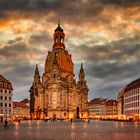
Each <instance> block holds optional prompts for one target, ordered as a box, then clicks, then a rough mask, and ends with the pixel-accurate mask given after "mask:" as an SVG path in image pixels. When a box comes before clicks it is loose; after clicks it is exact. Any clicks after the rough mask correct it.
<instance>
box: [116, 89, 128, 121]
mask: <svg viewBox="0 0 140 140" xmlns="http://www.w3.org/2000/svg"><path fill="white" fill-rule="evenodd" d="M124 91H125V87H124V88H123V89H122V90H121V91H120V92H119V94H118V97H117V101H118V119H120V120H124V119H126V118H125V115H124Z"/></svg>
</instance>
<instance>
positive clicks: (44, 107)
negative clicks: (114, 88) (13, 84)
mask: <svg viewBox="0 0 140 140" xmlns="http://www.w3.org/2000/svg"><path fill="white" fill-rule="evenodd" d="M64 39H65V34H64V32H63V29H62V28H61V27H60V23H58V27H57V28H56V29H55V32H54V45H53V49H52V51H49V52H48V55H47V58H46V61H45V68H44V73H43V76H42V80H40V74H39V70H38V66H36V69H35V74H34V81H33V85H32V87H31V88H30V90H29V92H30V113H31V117H32V118H38V119H43V118H45V117H49V118H87V117H88V87H87V85H86V81H85V73H84V69H83V64H81V68H80V72H79V80H78V82H76V80H75V79H74V64H73V62H72V59H71V55H70V54H69V53H68V51H67V50H66V47H65V44H64Z"/></svg>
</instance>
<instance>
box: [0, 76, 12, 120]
mask: <svg viewBox="0 0 140 140" xmlns="http://www.w3.org/2000/svg"><path fill="white" fill-rule="evenodd" d="M12 114H13V87H12V84H11V82H10V81H9V80H7V79H6V78H5V77H4V76H2V75H0V119H2V120H3V119H5V118H9V119H11V118H12Z"/></svg>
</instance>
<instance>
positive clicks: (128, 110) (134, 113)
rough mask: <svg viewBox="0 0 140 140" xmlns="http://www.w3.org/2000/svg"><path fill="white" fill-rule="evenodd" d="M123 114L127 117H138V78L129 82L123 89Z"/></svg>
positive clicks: (139, 81) (139, 92)
mask: <svg viewBox="0 0 140 140" xmlns="http://www.w3.org/2000/svg"><path fill="white" fill-rule="evenodd" d="M124 114H125V115H126V116H127V117H128V118H131V117H132V118H133V119H139V114H140V78H139V79H137V80H135V81H132V82H131V83H129V84H128V85H127V86H126V88H125V91H124Z"/></svg>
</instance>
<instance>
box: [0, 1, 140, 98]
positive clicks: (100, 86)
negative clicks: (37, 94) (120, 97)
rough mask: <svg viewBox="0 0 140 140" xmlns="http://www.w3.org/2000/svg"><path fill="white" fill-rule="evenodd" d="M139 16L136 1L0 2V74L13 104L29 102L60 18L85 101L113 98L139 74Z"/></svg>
mask: <svg viewBox="0 0 140 140" xmlns="http://www.w3.org/2000/svg"><path fill="white" fill-rule="evenodd" d="M139 11H140V1H139V0H67V1H66V0H24V1H22V0H10V1H9V0H0V72H1V74H3V75H5V76H6V77H7V78H8V79H9V80H11V82H12V83H13V85H14V99H16V100H20V99H22V98H25V97H26V96H27V97H29V93H28V90H29V88H30V86H31V84H32V80H33V74H34V66H35V64H39V69H40V75H42V74H43V69H44V62H45V58H46V55H47V52H48V51H49V50H52V46H53V32H54V29H55V28H56V26H57V20H58V19H61V26H62V27H63V29H64V32H65V34H66V39H65V44H66V49H67V50H68V51H69V52H70V53H71V54H72V59H73V61H74V64H75V73H76V78H77V74H78V72H79V67H80V63H81V62H83V63H84V68H85V73H86V79H87V83H88V85H89V99H91V98H93V97H97V96H98V97H99V96H102V97H111V98H115V97H117V93H118V91H119V90H120V89H121V88H122V87H123V86H124V85H125V84H127V83H129V82H130V81H132V80H134V79H136V78H137V77H139V74H140V72H139V69H140V62H139V58H140V13H139Z"/></svg>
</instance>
